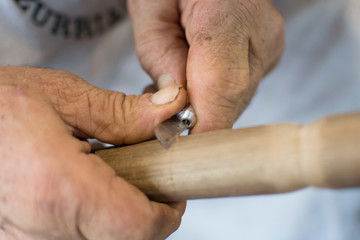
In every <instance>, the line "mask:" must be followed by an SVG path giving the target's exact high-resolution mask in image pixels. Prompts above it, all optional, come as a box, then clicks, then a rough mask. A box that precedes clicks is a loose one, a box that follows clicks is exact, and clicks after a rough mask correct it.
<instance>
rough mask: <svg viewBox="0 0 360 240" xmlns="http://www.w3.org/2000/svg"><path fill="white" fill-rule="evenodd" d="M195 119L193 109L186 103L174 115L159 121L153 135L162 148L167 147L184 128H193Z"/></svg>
mask: <svg viewBox="0 0 360 240" xmlns="http://www.w3.org/2000/svg"><path fill="white" fill-rule="evenodd" d="M196 121H197V118H196V115H195V112H194V109H193V108H192V106H191V105H190V104H188V105H187V106H186V107H185V108H184V109H183V110H181V111H180V112H178V113H177V114H176V115H174V116H172V117H171V118H169V119H167V120H165V121H164V122H162V123H160V124H159V125H158V126H157V127H156V128H155V136H156V138H157V139H158V140H159V141H160V143H161V145H162V146H163V147H164V148H166V149H169V148H170V146H171V144H172V143H173V142H174V141H175V139H176V137H177V136H178V135H180V134H181V133H182V132H183V131H184V130H186V129H191V128H193V127H194V126H195V124H196Z"/></svg>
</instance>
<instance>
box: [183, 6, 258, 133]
mask: <svg viewBox="0 0 360 240" xmlns="http://www.w3.org/2000/svg"><path fill="white" fill-rule="evenodd" d="M222 4H225V3H223V2H220V1H201V2H198V3H197V4H196V5H195V6H191V5H189V6H186V7H185V9H184V18H183V22H184V23H183V24H184V25H185V26H186V27H187V28H186V30H187V31H186V34H187V36H188V39H189V43H190V49H189V55H188V63H187V79H188V94H189V98H190V102H191V104H192V106H193V107H194V109H195V112H196V113H197V117H198V122H197V125H196V127H195V128H194V130H193V131H194V132H203V131H209V130H214V129H219V128H231V127H232V125H233V123H234V122H235V121H236V119H237V117H238V116H239V115H240V113H241V112H242V111H243V110H244V108H245V107H246V106H247V104H248V103H249V100H250V98H251V96H252V95H253V93H254V91H255V88H256V85H257V83H256V81H250V78H251V77H252V76H251V75H252V74H253V72H252V69H251V68H250V66H249V57H248V56H249V51H251V49H250V47H249V42H250V38H249V35H247V34H246V32H245V33H244V34H242V33H241V32H239V31H235V30H237V29H238V28H241V27H242V26H238V25H239V24H240V25H241V23H239V22H238V21H237V19H235V16H233V15H231V12H222V11H223V10H224V9H229V6H223V5H222ZM223 14H227V18H226V19H223ZM185 19H186V20H185ZM243 27H246V26H245V25H244V26H243ZM240 33H241V34H240Z"/></svg>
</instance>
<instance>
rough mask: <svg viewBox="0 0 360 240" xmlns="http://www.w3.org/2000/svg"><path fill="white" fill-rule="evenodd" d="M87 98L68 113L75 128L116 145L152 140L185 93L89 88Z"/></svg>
mask: <svg viewBox="0 0 360 240" xmlns="http://www.w3.org/2000/svg"><path fill="white" fill-rule="evenodd" d="M86 95H87V96H86V98H85V97H84V99H82V100H83V101H82V100H81V99H80V101H79V102H78V104H77V106H76V110H75V111H73V112H72V113H71V116H76V119H75V122H74V124H75V126H74V127H76V128H77V129H79V130H80V131H81V132H84V133H85V134H87V135H90V136H92V137H95V138H97V139H99V140H100V141H103V142H108V143H112V144H116V145H121V144H132V143H136V142H139V141H144V140H148V139H151V138H153V137H154V128H155V127H156V126H157V125H158V124H159V123H160V122H162V121H164V120H165V119H168V118H169V117H171V116H172V115H174V114H175V113H177V112H178V111H180V110H181V109H182V108H183V107H184V105H185V104H186V92H185V90H184V88H182V87H181V86H179V85H172V86H169V87H166V88H164V89H161V90H160V91H158V92H156V93H154V94H149V93H148V94H144V95H141V96H133V95H130V96H126V95H124V94H122V93H119V92H113V91H104V90H102V89H98V88H92V89H91V90H90V91H89V92H88V93H87V94H86Z"/></svg>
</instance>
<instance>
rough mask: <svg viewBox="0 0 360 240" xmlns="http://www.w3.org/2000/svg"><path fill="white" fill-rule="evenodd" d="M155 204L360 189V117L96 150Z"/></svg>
mask: <svg viewBox="0 0 360 240" xmlns="http://www.w3.org/2000/svg"><path fill="white" fill-rule="evenodd" d="M96 154H97V155H98V156H100V157H101V158H102V159H103V160H104V161H106V162H107V163H108V164H110V166H111V167H113V168H114V169H115V171H116V173H117V174H118V175H119V176H121V177H123V178H125V179H126V180H127V181H129V182H130V183H131V184H133V185H135V186H137V187H138V188H139V189H140V190H142V191H143V192H144V193H146V194H147V195H148V196H149V197H150V198H151V199H153V200H157V201H163V202H166V201H179V200H187V199H199V198H215V197H228V196H242V195H254V194H268V193H282V192H288V191H294V190H297V189H300V188H303V187H306V186H310V185H312V186H317V187H326V188H343V187H357V186H359V187H360V113H354V114H347V115H338V116H332V117H327V118H323V119H321V120H319V121H316V122H314V123H312V124H310V125H307V126H301V125H297V124H286V123H284V124H283V123H280V124H274V125H267V126H259V127H252V128H245V129H237V130H220V131H214V132H209V133H203V134H194V135H189V136H185V137H179V138H178V139H177V140H176V142H175V143H174V144H173V145H172V146H171V148H170V149H168V150H166V149H164V148H163V147H162V146H161V145H160V143H159V142H158V141H157V140H153V141H148V142H143V143H140V144H136V145H131V146H124V147H118V148H112V149H106V150H100V151H97V152H96Z"/></svg>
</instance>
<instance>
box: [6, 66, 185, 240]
mask: <svg viewBox="0 0 360 240" xmlns="http://www.w3.org/2000/svg"><path fill="white" fill-rule="evenodd" d="M163 93H164V91H163ZM175 93H176V91H175ZM170 95H171V94H170ZM170 95H168V97H169V96H170ZM164 97H165V98H164ZM159 99H160V100H161V99H162V100H164V99H165V100H166V96H164V95H163V96H162V98H161V95H160V97H159V94H158V95H157V96H155V97H154V95H152V94H145V95H142V96H125V95H124V94H121V93H116V92H110V91H104V90H101V89H98V88H95V87H92V86H90V85H89V84H87V83H86V82H85V81H83V80H82V79H80V78H78V77H76V76H75V75H72V74H69V73H64V72H58V71H52V70H43V69H32V68H21V67H19V68H12V67H10V68H8V67H5V68H4V67H1V68H0V132H1V137H0V239H9V240H10V239H22V240H30V239H31V240H33V239H61V240H63V239H66V240H71V239H74V240H77V239H79V240H83V239H91V240H92V239H93V240H98V239H102V240H107V239H109V240H112V239H116V240H119V239H120V240H127V239H129V240H130V239H131V240H142V239H151V240H152V239H165V238H166V237H167V236H169V235H170V234H171V233H172V232H173V231H175V230H176V229H177V228H178V226H179V224H180V221H181V216H182V214H183V213H184V210H185V203H173V204H161V203H156V202H152V201H150V200H149V199H148V198H147V197H146V196H145V195H144V194H143V193H142V192H140V191H139V190H138V189H136V188H135V187H134V186H132V185H130V184H128V183H127V182H126V181H125V180H123V179H122V178H120V177H117V176H116V175H115V172H114V170H113V169H111V168H110V167H109V166H108V165H107V164H105V163H104V162H103V161H102V160H101V159H100V158H99V157H97V156H95V155H93V154H91V153H90V146H89V144H88V143H87V142H85V141H81V140H79V139H78V138H76V137H74V134H77V135H86V136H89V137H96V138H99V139H101V140H102V141H104V142H109V143H114V144H123V143H135V142H138V141H142V140H144V139H149V138H151V137H152V136H153V130H154V128H155V126H156V125H157V124H158V123H159V122H160V121H163V120H165V119H166V118H168V117H170V116H171V115H173V114H174V113H176V112H178V111H179V110H180V109H181V108H182V107H183V106H184V104H185V103H186V93H185V91H184V89H182V88H180V89H178V91H177V93H176V95H173V96H170V98H168V99H167V100H169V101H168V103H165V104H154V103H152V102H151V100H153V101H155V102H157V103H161V102H162V101H160V100H159ZM171 99H172V100H173V101H170V100H171Z"/></svg>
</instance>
